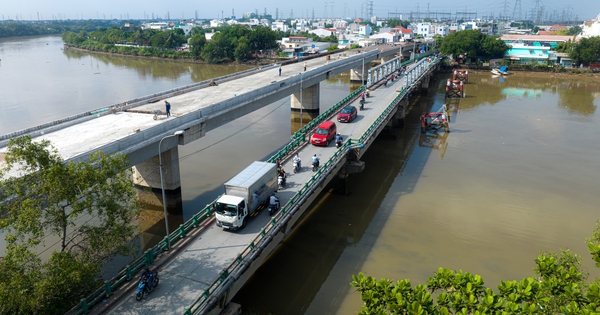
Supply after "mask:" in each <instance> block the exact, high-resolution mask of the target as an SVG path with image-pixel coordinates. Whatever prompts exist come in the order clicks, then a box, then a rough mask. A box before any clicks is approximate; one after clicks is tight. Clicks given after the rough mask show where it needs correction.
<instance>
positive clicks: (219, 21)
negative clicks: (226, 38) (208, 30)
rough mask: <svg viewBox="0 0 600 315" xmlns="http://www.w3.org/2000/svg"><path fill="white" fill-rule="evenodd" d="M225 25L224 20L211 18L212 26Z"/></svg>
mask: <svg viewBox="0 0 600 315" xmlns="http://www.w3.org/2000/svg"><path fill="white" fill-rule="evenodd" d="M222 25H223V21H222V20H211V21H210V27H219V26H222Z"/></svg>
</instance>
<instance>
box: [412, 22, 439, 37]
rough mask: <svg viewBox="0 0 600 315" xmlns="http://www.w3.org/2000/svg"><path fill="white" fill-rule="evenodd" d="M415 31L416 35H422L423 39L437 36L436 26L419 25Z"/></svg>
mask: <svg viewBox="0 0 600 315" xmlns="http://www.w3.org/2000/svg"><path fill="white" fill-rule="evenodd" d="M413 31H414V32H415V34H416V35H421V36H422V37H423V38H433V35H435V26H433V25H432V24H431V23H418V24H417V27H416V28H415V29H413Z"/></svg>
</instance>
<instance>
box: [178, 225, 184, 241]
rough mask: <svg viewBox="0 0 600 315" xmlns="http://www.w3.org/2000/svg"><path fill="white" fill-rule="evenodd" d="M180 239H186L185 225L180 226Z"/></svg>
mask: <svg viewBox="0 0 600 315" xmlns="http://www.w3.org/2000/svg"><path fill="white" fill-rule="evenodd" d="M178 230H179V238H184V237H185V228H184V227H183V224H180V225H179V229H178Z"/></svg>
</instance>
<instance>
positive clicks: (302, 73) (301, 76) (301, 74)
mask: <svg viewBox="0 0 600 315" xmlns="http://www.w3.org/2000/svg"><path fill="white" fill-rule="evenodd" d="M303 77H304V72H300V129H302V107H304V105H302V78H303Z"/></svg>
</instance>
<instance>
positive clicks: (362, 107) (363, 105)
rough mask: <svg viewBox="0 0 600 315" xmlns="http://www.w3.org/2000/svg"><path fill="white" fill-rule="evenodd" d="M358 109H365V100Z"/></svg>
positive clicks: (361, 101)
mask: <svg viewBox="0 0 600 315" xmlns="http://www.w3.org/2000/svg"><path fill="white" fill-rule="evenodd" d="M358 108H359V109H360V110H363V109H364V108H365V100H363V99H361V100H360V106H359V107H358Z"/></svg>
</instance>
